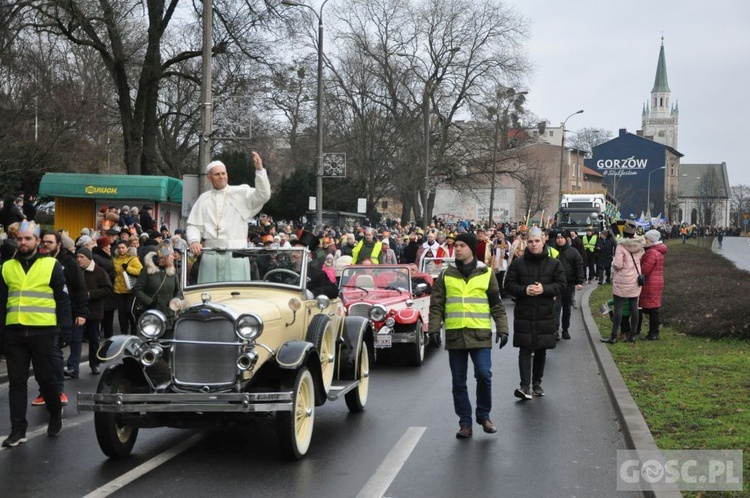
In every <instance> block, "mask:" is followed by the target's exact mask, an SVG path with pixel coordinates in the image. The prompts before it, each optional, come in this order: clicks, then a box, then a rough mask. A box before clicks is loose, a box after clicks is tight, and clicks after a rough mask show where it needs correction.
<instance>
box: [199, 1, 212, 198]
mask: <svg viewBox="0 0 750 498" xmlns="http://www.w3.org/2000/svg"><path fill="white" fill-rule="evenodd" d="M212 15H213V1H212V0H203V19H202V21H203V68H202V74H201V133H200V138H199V140H198V178H199V179H200V178H203V179H204V180H202V181H201V180H199V181H198V190H199V191H200V192H203V191H205V190H206V186H207V183H208V182H206V181H205V174H204V172H203V168H205V167H206V165H207V164H208V163H209V162H211V127H212V126H213V124H212V123H213V116H212V110H213V103H212V100H213V98H212V93H211V65H212V61H213V52H212V50H213V46H212V45H211V42H212V39H213V17H212Z"/></svg>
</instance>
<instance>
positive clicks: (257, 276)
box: [183, 247, 308, 289]
mask: <svg viewBox="0 0 750 498" xmlns="http://www.w3.org/2000/svg"><path fill="white" fill-rule="evenodd" d="M307 260H308V256H307V250H306V249H304V248H301V247H299V248H297V247H295V248H291V249H265V248H251V249H231V250H225V249H216V250H204V251H203V252H202V253H201V255H200V256H198V257H197V258H195V257H194V256H193V255H192V254H190V257H189V258H188V261H189V263H188V265H187V267H186V268H183V278H184V279H185V280H184V282H186V285H185V288H186V289H187V288H190V287H195V286H204V285H212V286H213V285H217V284H228V283H248V284H269V283H270V284H282V285H286V286H293V287H295V288H300V287H301V283H300V282H301V281H302V278H304V277H306V275H307V268H306V265H307Z"/></svg>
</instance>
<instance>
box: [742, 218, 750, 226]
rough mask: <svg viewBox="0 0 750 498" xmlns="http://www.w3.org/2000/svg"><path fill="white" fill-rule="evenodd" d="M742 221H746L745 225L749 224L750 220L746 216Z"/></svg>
mask: <svg viewBox="0 0 750 498" xmlns="http://www.w3.org/2000/svg"><path fill="white" fill-rule="evenodd" d="M742 223H744V224H745V226H747V224H748V223H750V220H748V219H747V218H745V220H744V221H743V222H742Z"/></svg>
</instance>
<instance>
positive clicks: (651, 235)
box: [645, 229, 661, 242]
mask: <svg viewBox="0 0 750 498" xmlns="http://www.w3.org/2000/svg"><path fill="white" fill-rule="evenodd" d="M645 236H646V238H647V239H648V240H649V241H650V242H659V239H661V233H659V230H653V229H652V230H649V231H648V232H646V234H645Z"/></svg>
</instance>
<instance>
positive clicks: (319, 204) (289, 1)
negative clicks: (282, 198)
mask: <svg viewBox="0 0 750 498" xmlns="http://www.w3.org/2000/svg"><path fill="white" fill-rule="evenodd" d="M326 3H328V0H324V1H323V3H322V4H321V6H320V9H319V11H318V12H316V11H315V9H313V8H312V7H310V6H309V5H306V4H304V3H299V2H297V1H295V0H281V4H282V5H287V6H289V7H305V8H307V9H310V10H311V11H312V13H313V14H315V17H317V18H318V97H317V100H318V102H317V107H318V108H317V110H316V119H317V121H318V123H317V135H318V137H317V138H318V148H317V155H318V172H317V175H316V178H315V180H316V181H315V214H316V218H317V220H316V223H317V225H318V229H319V230H322V229H323V173H324V171H323V7H325V6H326Z"/></svg>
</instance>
